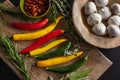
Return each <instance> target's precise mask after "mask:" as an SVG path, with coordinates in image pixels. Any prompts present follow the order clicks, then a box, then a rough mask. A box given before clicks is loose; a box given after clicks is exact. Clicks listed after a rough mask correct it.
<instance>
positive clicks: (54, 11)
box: [49, 2, 58, 22]
mask: <svg viewBox="0 0 120 80" xmlns="http://www.w3.org/2000/svg"><path fill="white" fill-rule="evenodd" d="M57 13H58V11H57V6H56V4H55V3H54V2H52V3H51V14H50V17H49V19H50V21H54V22H55V21H56V17H57Z"/></svg>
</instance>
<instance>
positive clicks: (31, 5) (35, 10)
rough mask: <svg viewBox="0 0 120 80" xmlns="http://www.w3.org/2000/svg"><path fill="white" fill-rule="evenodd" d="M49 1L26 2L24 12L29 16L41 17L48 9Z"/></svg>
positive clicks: (29, 0)
mask: <svg viewBox="0 0 120 80" xmlns="http://www.w3.org/2000/svg"><path fill="white" fill-rule="evenodd" d="M48 4H49V0H25V5H24V10H25V12H26V14H28V15H29V16H40V15H41V14H43V13H44V12H45V11H46V10H47V9H48V6H49V5H48Z"/></svg>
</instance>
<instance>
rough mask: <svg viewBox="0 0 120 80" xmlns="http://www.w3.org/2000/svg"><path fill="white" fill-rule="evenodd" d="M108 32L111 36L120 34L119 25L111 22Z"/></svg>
mask: <svg viewBox="0 0 120 80" xmlns="http://www.w3.org/2000/svg"><path fill="white" fill-rule="evenodd" d="M107 32H108V34H109V35H110V37H112V36H118V35H120V28H119V27H118V26H116V25H113V24H110V25H109V26H108V27H107Z"/></svg>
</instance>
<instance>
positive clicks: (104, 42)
mask: <svg viewBox="0 0 120 80" xmlns="http://www.w3.org/2000/svg"><path fill="white" fill-rule="evenodd" d="M88 1H90V0H75V1H74V3H73V10H72V17H73V23H74V25H75V28H76V30H77V32H78V34H79V35H80V36H81V37H82V38H83V39H84V40H85V41H86V42H88V43H90V44H91V45H94V46H96V47H99V48H106V49H108V48H115V47H118V46H120V36H118V37H112V38H110V37H109V36H108V35H107V36H97V35H96V34H94V33H93V32H92V27H91V26H89V25H88V24H87V17H88V16H87V15H85V13H84V6H85V5H86V3H87V2H88ZM115 2H117V3H120V0H109V4H108V5H107V6H110V5H111V4H112V3H115Z"/></svg>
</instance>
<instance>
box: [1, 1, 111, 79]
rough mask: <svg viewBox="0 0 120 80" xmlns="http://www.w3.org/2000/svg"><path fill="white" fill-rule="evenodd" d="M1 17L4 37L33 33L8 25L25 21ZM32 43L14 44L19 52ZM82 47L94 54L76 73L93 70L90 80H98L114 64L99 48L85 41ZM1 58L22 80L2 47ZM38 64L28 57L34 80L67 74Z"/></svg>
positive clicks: (12, 17)
mask: <svg viewBox="0 0 120 80" xmlns="http://www.w3.org/2000/svg"><path fill="white" fill-rule="evenodd" d="M4 5H5V7H8V8H9V9H13V10H18V8H15V7H14V6H13V5H12V4H11V3H10V2H9V1H6V2H5V3H4ZM0 16H1V17H2V19H1V21H2V23H3V25H2V27H1V30H0V33H1V34H2V35H7V36H11V35H13V34H14V33H27V32H31V31H24V30H18V29H15V28H13V27H11V26H10V25H9V24H8V23H9V22H11V21H15V22H23V20H22V19H20V18H19V17H16V16H11V15H9V14H6V13H4V14H3V13H1V14H0ZM36 21H38V20H30V21H28V22H31V23H33V22H36ZM65 24H66V23H65V21H64V20H62V21H61V22H60V23H59V24H58V26H57V28H59V27H61V26H63V27H65ZM63 37H64V36H63ZM32 42H33V41H17V42H14V44H15V45H17V47H18V48H19V50H21V49H23V48H25V47H27V46H28V45H30V44H31V43H32ZM80 46H81V50H84V51H85V52H87V50H89V49H92V52H91V54H90V56H89V59H88V61H87V63H86V64H85V65H84V66H82V67H80V68H79V69H77V70H75V71H80V70H83V69H92V72H91V73H90V75H89V78H90V80H97V79H98V78H99V77H100V76H101V75H102V74H103V73H104V72H105V71H106V70H107V69H108V68H109V67H110V66H111V65H112V62H111V61H110V60H108V59H107V58H106V57H105V56H104V55H102V53H101V52H100V51H99V50H98V49H97V48H95V47H93V46H91V45H90V44H88V43H86V42H84V41H83V42H80ZM0 57H1V59H2V60H3V61H4V62H5V63H6V64H7V65H8V66H9V67H10V68H11V69H12V70H13V71H14V72H15V73H16V74H17V75H18V76H19V77H20V78H21V76H20V74H19V72H18V71H17V70H16V69H15V67H14V65H13V64H12V63H11V61H10V60H9V58H8V56H7V53H5V49H3V48H2V47H0ZM75 61H77V59H75V60H73V61H71V62H69V63H67V64H63V65H68V64H71V63H73V62H75ZM36 62H37V60H36V59H34V58H33V57H27V66H28V68H29V69H30V72H31V74H32V80H47V78H48V75H49V76H52V77H54V78H55V80H59V78H60V77H61V76H63V75H64V74H66V73H64V74H63V73H54V72H50V71H46V70H45V69H44V68H39V67H37V66H36Z"/></svg>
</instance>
